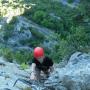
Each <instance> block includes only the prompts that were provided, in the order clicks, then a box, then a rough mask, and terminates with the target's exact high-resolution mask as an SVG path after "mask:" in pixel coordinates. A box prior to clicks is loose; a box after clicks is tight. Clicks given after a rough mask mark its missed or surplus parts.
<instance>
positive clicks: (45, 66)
mask: <svg viewBox="0 0 90 90" xmlns="http://www.w3.org/2000/svg"><path fill="white" fill-rule="evenodd" d="M32 63H35V64H36V67H37V68H38V69H40V70H42V71H46V70H48V69H49V67H50V66H52V65H53V61H52V59H51V58H49V57H44V60H43V62H42V63H40V62H39V61H38V60H37V59H35V58H33V59H32Z"/></svg>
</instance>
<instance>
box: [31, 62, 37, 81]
mask: <svg viewBox="0 0 90 90" xmlns="http://www.w3.org/2000/svg"><path fill="white" fill-rule="evenodd" d="M35 67H36V64H35V63H32V66H31V76H30V79H31V80H36V76H35V75H36V72H35Z"/></svg>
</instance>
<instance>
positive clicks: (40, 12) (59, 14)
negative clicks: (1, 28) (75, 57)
mask: <svg viewBox="0 0 90 90" xmlns="http://www.w3.org/2000/svg"><path fill="white" fill-rule="evenodd" d="M68 2H69V3H72V2H73V0H68ZM20 3H21V6H22V7H23V5H26V6H27V7H28V6H30V5H31V8H29V9H27V8H24V10H25V11H24V13H23V14H22V15H23V16H24V17H26V18H27V19H28V20H33V21H34V22H35V23H37V24H39V25H41V26H44V27H47V28H49V29H51V31H54V32H55V36H56V37H57V42H58V43H57V45H56V46H55V47H53V49H52V50H49V49H48V48H49V47H48V48H46V47H45V52H46V55H49V56H50V57H52V59H53V60H54V61H55V62H60V61H61V60H62V59H64V58H65V59H67V58H68V57H69V56H70V55H71V54H72V53H74V52H76V51H81V52H87V53H88V52H90V2H89V0H82V1H80V4H79V5H78V7H77V8H70V7H68V6H64V5H62V4H61V3H59V2H58V1H53V0H30V1H29V0H19V4H18V5H19V6H20ZM32 4H34V5H32ZM13 7H14V5H13ZM14 8H15V7H14ZM5 10H6V9H5ZM6 12H7V11H5V12H3V13H4V14H5V13H6ZM1 15H2V16H3V14H1ZM15 20H16V19H14V20H13V21H12V22H11V23H10V24H8V25H5V27H6V28H7V31H6V33H5V37H4V39H6V40H7V39H8V38H9V37H10V36H11V35H12V31H13V23H14V22H15ZM30 31H31V33H32V35H33V38H32V39H27V40H23V41H21V42H20V43H21V44H22V45H28V46H30V47H36V46H38V45H40V44H41V43H43V40H46V37H44V36H43V35H42V34H41V33H39V32H37V30H35V29H34V28H30ZM49 40H50V38H48V39H47V41H49ZM43 47H44V46H43ZM5 52H6V53H10V52H11V50H8V49H6V51H5ZM4 56H5V57H7V58H9V59H10V60H11V58H12V57H14V58H15V59H16V60H17V61H19V62H25V61H28V60H29V59H31V57H32V54H31V53H30V52H29V53H27V52H25V51H23V52H21V51H17V52H14V56H13V55H12V54H9V56H8V54H5V55H4ZM14 58H13V59H14ZM22 67H25V66H24V65H22Z"/></svg>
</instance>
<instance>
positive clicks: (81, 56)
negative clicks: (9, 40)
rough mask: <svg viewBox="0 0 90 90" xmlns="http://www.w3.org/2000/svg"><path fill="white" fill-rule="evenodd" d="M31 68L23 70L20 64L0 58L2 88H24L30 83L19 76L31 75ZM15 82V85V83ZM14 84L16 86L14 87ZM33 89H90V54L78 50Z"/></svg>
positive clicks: (15, 89)
mask: <svg viewBox="0 0 90 90" xmlns="http://www.w3.org/2000/svg"><path fill="white" fill-rule="evenodd" d="M30 71H31V70H30V69H26V70H21V69H20V65H18V64H16V63H9V62H7V61H4V59H3V58H2V57H1V58H0V90H23V88H26V87H29V88H30V85H29V84H27V83H26V82H23V81H18V82H17V83H16V84H15V81H16V80H17V79H18V78H21V79H22V80H23V79H25V78H24V77H29V76H30ZM14 84H15V85H14ZM13 85H14V87H13ZM31 88H32V90H90V55H88V54H85V53H81V52H76V53H74V54H73V55H72V56H71V57H70V59H69V61H68V63H67V65H64V66H63V67H60V65H57V66H56V67H55V70H54V72H53V73H52V74H51V76H50V77H49V78H48V80H46V81H45V82H44V83H42V82H41V83H40V82H39V83H37V84H33V85H32V87H31Z"/></svg>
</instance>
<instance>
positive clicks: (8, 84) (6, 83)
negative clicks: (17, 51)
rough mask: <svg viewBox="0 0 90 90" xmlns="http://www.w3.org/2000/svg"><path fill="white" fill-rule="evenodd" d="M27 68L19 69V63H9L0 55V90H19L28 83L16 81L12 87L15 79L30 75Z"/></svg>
mask: <svg viewBox="0 0 90 90" xmlns="http://www.w3.org/2000/svg"><path fill="white" fill-rule="evenodd" d="M29 73H30V72H29V69H27V70H21V69H20V65H18V64H16V63H9V62H7V61H5V60H4V58H3V57H0V90H21V89H22V88H26V87H29V85H27V84H25V83H23V82H20V81H18V82H17V83H16V85H15V86H14V87H13V85H14V83H15V81H16V80H17V79H19V78H24V77H23V76H28V77H29V76H30V74H29Z"/></svg>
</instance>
